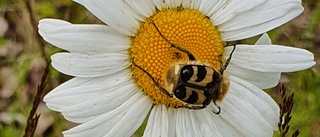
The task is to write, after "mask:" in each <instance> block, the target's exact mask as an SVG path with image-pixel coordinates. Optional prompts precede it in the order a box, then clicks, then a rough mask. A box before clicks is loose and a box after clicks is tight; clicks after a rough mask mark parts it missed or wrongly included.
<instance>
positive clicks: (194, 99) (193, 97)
mask: <svg viewBox="0 0 320 137" xmlns="http://www.w3.org/2000/svg"><path fill="white" fill-rule="evenodd" d="M197 101H198V94H197V92H195V91H192V94H191V95H190V96H189V98H188V100H187V101H186V102H187V103H190V104H194V103H196V102H197Z"/></svg>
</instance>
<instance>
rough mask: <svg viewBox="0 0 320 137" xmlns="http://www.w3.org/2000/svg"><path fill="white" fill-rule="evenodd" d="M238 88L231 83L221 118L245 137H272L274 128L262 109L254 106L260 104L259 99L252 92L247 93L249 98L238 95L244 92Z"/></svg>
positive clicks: (222, 104) (223, 103) (223, 104)
mask: <svg viewBox="0 0 320 137" xmlns="http://www.w3.org/2000/svg"><path fill="white" fill-rule="evenodd" d="M238 87H239V86H235V85H234V83H233V82H232V81H231V82H230V90H229V93H228V94H227V96H226V97H225V99H224V100H223V102H222V103H221V113H220V116H221V117H223V118H224V119H225V120H226V121H228V122H229V123H230V124H231V125H233V126H234V127H235V128H237V129H238V130H239V131H240V132H241V133H242V134H243V135H245V136H252V137H255V136H263V137H264V136H266V137H267V136H272V134H273V127H272V126H271V125H270V124H269V123H268V121H267V120H266V119H265V118H264V117H263V116H262V115H261V114H260V109H259V108H258V109H257V108H255V106H253V104H252V103H258V102H259V101H260V100H259V98H257V97H256V96H254V95H253V94H252V93H250V92H249V93H246V95H248V94H249V95H250V96H249V97H246V96H245V95H243V94H239V93H237V92H239V91H240V90H242V89H239V90H238V89H236V88H238ZM247 99H249V100H247ZM256 101H257V102H256ZM212 106H213V105H212ZM259 107H260V106H259ZM269 111H272V110H269ZM276 116H277V115H276ZM276 120H278V117H276Z"/></svg>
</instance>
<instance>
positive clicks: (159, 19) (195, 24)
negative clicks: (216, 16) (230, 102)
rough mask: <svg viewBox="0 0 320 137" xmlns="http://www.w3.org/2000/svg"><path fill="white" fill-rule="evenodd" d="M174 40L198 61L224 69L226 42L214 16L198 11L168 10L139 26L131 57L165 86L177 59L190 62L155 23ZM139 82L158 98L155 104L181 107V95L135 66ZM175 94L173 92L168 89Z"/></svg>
mask: <svg viewBox="0 0 320 137" xmlns="http://www.w3.org/2000/svg"><path fill="white" fill-rule="evenodd" d="M152 22H153V23H154V24H156V26H157V28H158V29H159V31H160V32H161V33H162V34H163V36H164V37H165V38H166V39H168V40H169V41H170V42H172V43H174V44H176V45H178V46H180V47H183V48H184V49H186V50H188V51H189V52H191V53H192V54H193V55H194V57H195V58H196V60H197V61H201V62H202V63H205V64H208V65H210V66H211V67H213V68H215V69H216V70H219V69H220V60H223V59H222V57H221V56H222V53H223V47H224V44H223V42H222V40H221V38H220V35H219V32H218V31H217V29H216V28H215V27H214V26H213V25H212V23H211V21H210V19H209V18H208V17H206V16H204V15H202V14H201V12H199V11H197V10H190V9H166V10H163V11H159V12H158V13H157V14H155V15H154V16H152V17H150V18H149V19H148V20H147V21H146V22H145V23H144V24H143V25H142V26H141V28H140V29H139V31H138V33H137V35H136V37H134V39H133V42H132V47H131V60H132V61H134V63H135V64H137V65H138V66H140V67H141V68H142V69H144V70H145V71H146V72H148V73H149V74H150V75H151V76H152V78H154V80H155V81H156V82H157V83H159V85H161V86H162V87H164V86H165V79H166V75H167V70H168V68H169V67H170V66H171V65H172V64H174V63H177V62H180V61H188V60H189V58H188V56H187V55H186V53H184V52H181V51H179V50H178V49H175V48H172V47H171V46H170V44H169V43H168V42H167V41H165V39H164V38H163V37H162V36H161V35H160V34H159V32H158V31H157V30H156V28H155V26H154V25H153V24H152ZM132 68H133V74H134V79H135V80H136V84H137V85H138V86H140V87H141V88H142V89H143V91H144V92H145V93H146V94H147V95H148V96H150V97H151V98H153V99H154V103H155V104H157V103H161V104H165V105H167V106H173V107H180V106H182V105H183V103H182V102H181V101H180V100H179V99H177V98H171V97H169V96H168V95H166V94H164V93H163V92H162V91H161V90H160V89H159V88H158V87H157V86H156V85H155V84H154V82H153V81H152V79H151V78H150V77H149V76H148V75H147V74H146V73H145V72H144V71H142V70H141V69H139V68H137V67H135V66H134V65H132ZM168 92H170V93H172V91H168Z"/></svg>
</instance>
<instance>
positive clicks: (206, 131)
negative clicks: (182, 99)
mask: <svg viewBox="0 0 320 137" xmlns="http://www.w3.org/2000/svg"><path fill="white" fill-rule="evenodd" d="M190 114H191V115H190V116H191V118H192V119H196V121H195V122H193V124H195V125H198V126H199V131H200V133H199V136H203V137H208V136H212V137H223V136H222V134H223V132H221V131H219V129H218V127H219V126H220V127H225V125H221V124H225V123H221V122H218V121H217V120H216V119H220V118H219V117H216V114H214V113H212V111H211V110H210V109H208V108H206V109H204V110H197V111H190ZM230 132H232V131H228V133H230Z"/></svg>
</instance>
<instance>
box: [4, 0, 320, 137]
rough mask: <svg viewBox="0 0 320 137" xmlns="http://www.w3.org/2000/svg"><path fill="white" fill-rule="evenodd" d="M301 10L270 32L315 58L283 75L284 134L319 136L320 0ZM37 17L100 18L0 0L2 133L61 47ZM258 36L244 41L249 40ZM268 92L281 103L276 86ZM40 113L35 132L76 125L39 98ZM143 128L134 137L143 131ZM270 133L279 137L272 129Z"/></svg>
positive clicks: (11, 131) (54, 4) (16, 131)
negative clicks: (287, 102) (48, 38)
mask: <svg viewBox="0 0 320 137" xmlns="http://www.w3.org/2000/svg"><path fill="white" fill-rule="evenodd" d="M302 3H303V6H304V7H305V10H304V12H303V13H302V14H301V15H300V16H299V17H297V18H296V19H294V20H293V21H291V22H289V23H287V24H285V25H282V26H281V27H279V28H277V29H274V30H272V31H270V32H269V33H268V34H269V35H270V37H271V39H272V40H273V43H274V44H280V45H290V46H293V47H299V48H304V49H307V50H309V51H311V52H313V53H314V55H315V59H316V61H317V64H316V66H314V67H312V68H311V69H308V70H304V71H300V72H296V73H285V74H282V78H281V83H284V84H285V85H286V87H287V94H289V93H294V94H295V96H294V108H293V110H292V113H291V115H292V120H291V122H290V125H291V127H290V130H289V134H288V136H289V135H290V136H291V134H292V133H293V132H294V131H295V130H296V129H298V130H300V135H299V136H301V137H320V103H319V99H320V72H319V70H320V69H319V68H320V64H319V61H320V58H319V55H320V1H318V0H302ZM41 18H58V19H63V20H67V21H69V22H72V23H80V24H87V23H88V24H95V23H102V22H100V21H99V20H98V19H97V18H96V17H94V16H93V15H92V14H91V13H90V12H88V11H87V10H86V9H85V8H84V7H82V6H81V5H79V4H77V3H74V2H72V1H71V0H0V136H1V137H18V136H23V134H24V130H25V128H26V123H27V119H28V116H29V113H30V110H31V108H32V105H33V103H32V102H33V100H34V97H35V95H36V92H37V87H38V85H39V84H40V82H41V76H42V74H43V73H44V70H45V67H46V63H47V62H49V59H50V56H51V55H52V54H54V53H56V52H59V51H61V49H58V48H56V47H54V46H52V45H50V44H48V43H46V42H44V41H43V40H42V39H41V37H39V35H38V34H37V32H36V31H37V23H38V20H39V19H41ZM255 40H257V37H254V38H251V39H247V40H243V41H241V42H242V43H251V44H253V43H254V42H255ZM70 78H71V77H69V76H66V75H63V74H61V73H59V72H57V71H56V70H54V69H53V68H50V73H49V75H48V77H47V85H46V88H45V89H44V94H46V93H48V92H49V91H50V90H52V89H53V88H54V87H56V86H58V85H59V84H61V83H63V82H65V81H66V80H68V79H70ZM266 92H268V93H269V94H270V95H271V96H272V97H273V98H274V99H275V100H276V101H277V102H279V103H280V101H281V100H280V93H279V86H278V87H275V88H273V89H269V90H267V91H266ZM37 113H41V116H40V119H39V123H38V126H37V129H36V132H35V136H38V137H41V136H45V137H59V136H62V135H61V132H62V131H63V130H66V129H68V128H70V127H73V126H75V125H76V124H74V123H69V122H67V121H66V120H65V119H64V118H63V116H62V115H61V114H60V113H57V112H53V111H51V110H49V109H48V108H47V107H46V106H45V104H44V103H43V102H40V104H39V107H38V109H37ZM142 131H143V127H142V128H140V130H138V131H137V133H136V134H135V135H134V136H141V133H142ZM274 136H279V132H276V133H275V135H274Z"/></svg>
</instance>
